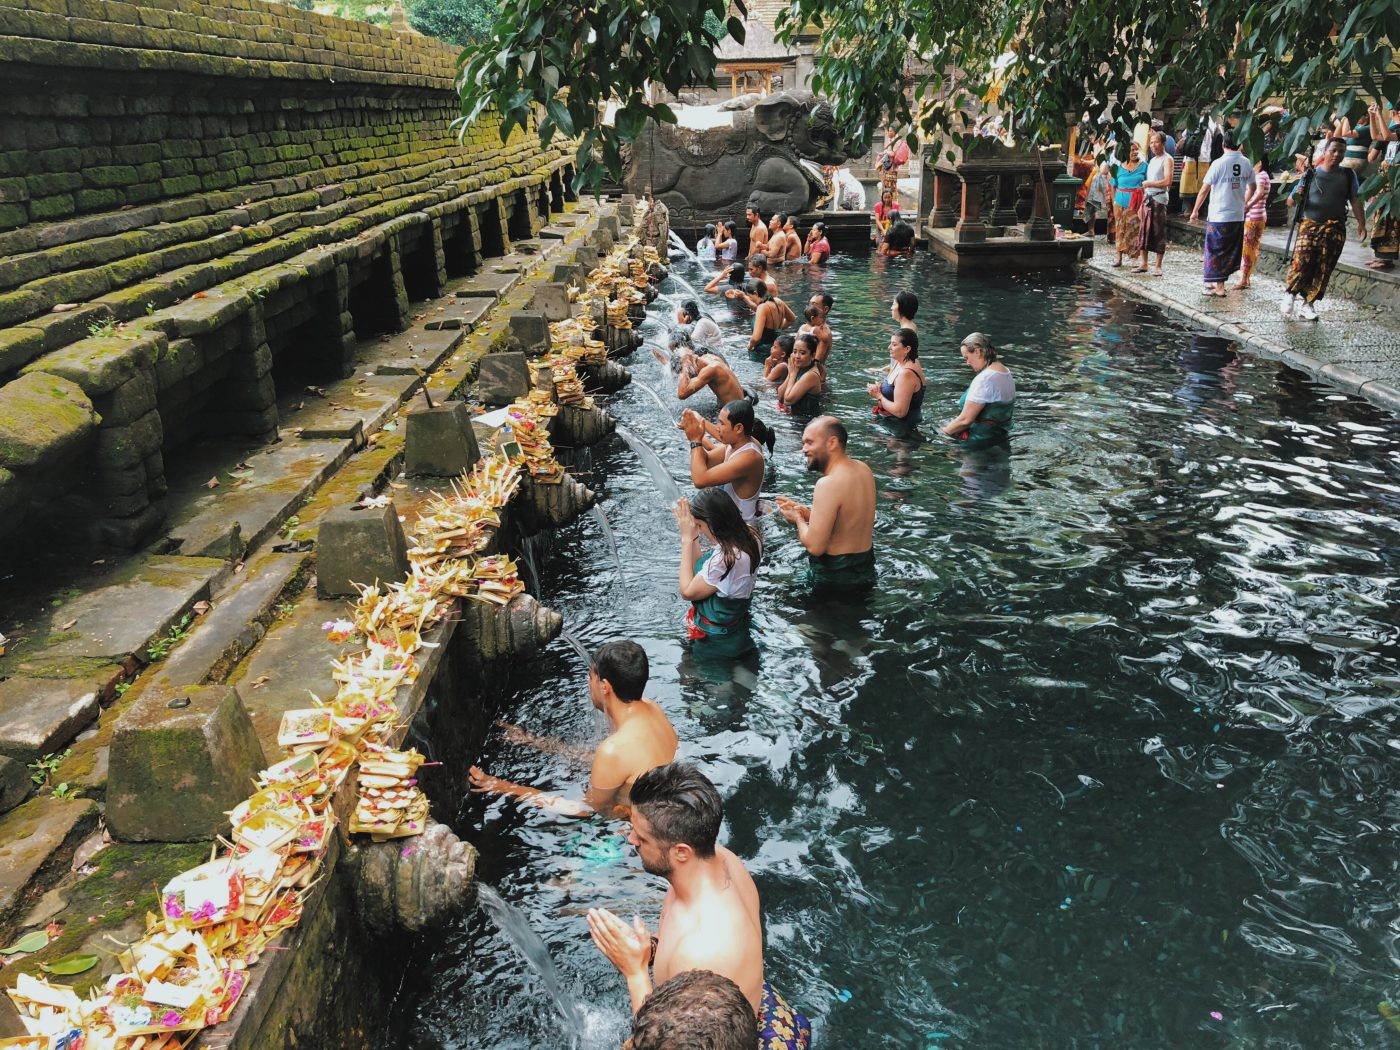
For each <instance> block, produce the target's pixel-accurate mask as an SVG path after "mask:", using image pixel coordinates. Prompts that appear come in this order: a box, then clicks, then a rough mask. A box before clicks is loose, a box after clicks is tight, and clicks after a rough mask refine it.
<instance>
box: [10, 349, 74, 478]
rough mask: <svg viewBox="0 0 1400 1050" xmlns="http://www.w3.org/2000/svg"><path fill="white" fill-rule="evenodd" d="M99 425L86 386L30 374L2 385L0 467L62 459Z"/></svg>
mask: <svg viewBox="0 0 1400 1050" xmlns="http://www.w3.org/2000/svg"><path fill="white" fill-rule="evenodd" d="M96 426H97V415H96V413H95V412H93V410H92V402H91V401H89V400H88V398H87V395H86V394H84V393H83V391H82V388H81V387H79V386H78V385H77V384H76V383H73V382H70V381H69V380H67V379H63V378H61V377H59V376H52V375H48V374H46V373H44V372H31V373H30V374H28V375H24V376H20V377H19V378H18V379H16V380H15V381H14V382H12V383H7V384H6V385H5V386H4V387H3V388H0V465H4V466H8V467H28V468H33V467H40V466H44V465H47V464H50V463H53V462H55V461H57V460H59V459H62V458H63V457H64V456H65V455H67V454H68V453H70V452H72V451H73V450H75V449H76V448H77V447H78V445H80V444H81V443H82V441H83V440H84V439H85V438H86V437H87V436H88V435H89V434H90V433H91V432H92V431H93V429H94V428H95V427H96Z"/></svg>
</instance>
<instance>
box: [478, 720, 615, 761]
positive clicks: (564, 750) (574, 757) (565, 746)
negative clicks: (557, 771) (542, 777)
mask: <svg viewBox="0 0 1400 1050" xmlns="http://www.w3.org/2000/svg"><path fill="white" fill-rule="evenodd" d="M496 728H497V729H499V730H501V735H502V736H504V737H505V738H506V739H507V740H509V741H510V742H511V743H512V744H519V745H521V746H522V747H532V748H534V749H535V750H536V751H541V752H543V753H544V754H546V755H558V756H559V757H560V758H562V759H565V760H566V761H568V762H571V763H573V764H574V765H576V766H587V765H589V764H590V763H591V762H592V761H593V755H592V754H591V753H590V752H589V751H588V749H587V748H582V747H579V746H578V745H577V744H570V743H567V742H566V741H563V740H560V739H559V738H558V737H554V736H540V735H539V734H537V733H532V732H530V731H529V730H528V729H524V728H522V727H521V726H518V725H515V724H514V723H512V722H505V721H502V720H501V719H497V720H496Z"/></svg>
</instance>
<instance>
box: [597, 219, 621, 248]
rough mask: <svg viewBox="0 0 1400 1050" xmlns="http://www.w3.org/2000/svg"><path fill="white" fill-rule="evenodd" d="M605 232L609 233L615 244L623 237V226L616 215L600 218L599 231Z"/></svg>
mask: <svg viewBox="0 0 1400 1050" xmlns="http://www.w3.org/2000/svg"><path fill="white" fill-rule="evenodd" d="M604 230H606V231H607V232H608V236H610V237H611V238H612V239H613V241H614V242H615V241H617V239H618V238H620V237H621V236H622V224H621V223H620V222H619V221H618V217H617V216H616V215H600V216H598V231H599V232H600V233H601V232H603V231H604ZM609 250H611V249H609Z"/></svg>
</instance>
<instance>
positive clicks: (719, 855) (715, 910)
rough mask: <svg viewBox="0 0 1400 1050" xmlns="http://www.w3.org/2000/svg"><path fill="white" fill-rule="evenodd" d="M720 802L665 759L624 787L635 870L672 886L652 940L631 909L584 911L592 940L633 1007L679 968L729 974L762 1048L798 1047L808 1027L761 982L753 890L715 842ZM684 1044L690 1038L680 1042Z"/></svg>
mask: <svg viewBox="0 0 1400 1050" xmlns="http://www.w3.org/2000/svg"><path fill="white" fill-rule="evenodd" d="M723 820H724V803H723V802H722V801H721V799H720V797H719V792H718V791H716V790H715V786H714V784H712V783H710V781H709V779H707V778H706V777H705V776H704V774H702V773H701V772H700V771H699V770H698V769H696V768H695V767H694V766H692V765H688V764H686V763H683V762H673V763H672V764H670V765H667V766H658V767H657V768H656V769H651V770H648V771H647V772H645V773H643V774H642V775H641V776H639V777H638V778H637V780H636V782H635V783H634V784H633V785H632V833H631V835H629V836H628V841H629V842H631V843H632V845H633V846H634V847H635V848H636V850H637V854H638V855H639V856H640V858H641V861H642V868H643V869H644V870H645V871H647V872H648V873H649V874H652V875H660V876H661V877H662V878H664V879H665V880H666V881H667V882H668V883H670V888H669V889H668V890H667V891H666V899H665V900H664V901H663V902H662V905H661V923H660V926H659V927H658V928H657V936H656V940H655V942H653V941H652V939H651V938H650V936H649V935H648V932H647V928H646V926H645V925H643V923H642V920H641V919H639V918H637V917H636V916H635V915H634V916H633V917H632V925H630V926H629V925H628V924H627V923H625V922H623V921H622V920H621V919H620V918H618V917H617V916H616V915H614V914H613V913H612V912H610V911H608V910H607V909H606V908H591V909H589V912H588V932H589V933H590V934H591V935H592V936H593V943H594V944H596V945H597V946H598V950H599V951H601V952H602V953H603V954H604V955H605V956H607V958H608V961H609V962H611V963H612V964H613V965H614V966H616V967H617V968H618V970H619V972H621V974H622V976H623V977H625V978H626V979H627V991H628V993H629V994H630V995H631V998H632V1011H633V1013H636V1012H637V1011H639V1010H640V1009H641V1008H642V1005H643V1004H644V1003H645V1002H646V1001H647V998H648V997H649V996H650V995H651V994H652V975H651V974H649V973H648V972H647V964H648V962H650V964H651V969H652V971H653V973H654V974H655V978H656V980H657V981H658V982H665V981H668V980H670V979H671V978H672V977H674V976H676V975H677V974H680V973H683V972H685V971H686V970H710V971H713V972H714V973H717V974H720V975H721V976H724V977H727V978H729V979H730V980H731V981H733V982H734V983H735V984H736V985H738V986H739V990H740V991H741V992H742V993H743V996H744V999H745V1000H746V1001H747V1003H748V1005H749V1008H750V1009H751V1010H753V1011H754V1012H755V1013H756V1014H757V1016H758V1021H759V1037H760V1040H761V1042H760V1044H759V1045H761V1046H763V1047H764V1048H768V1047H773V1048H775V1050H776V1048H782V1050H805V1048H806V1047H808V1046H809V1045H810V1042H811V1026H810V1025H808V1023H807V1019H806V1018H805V1017H803V1016H802V1015H801V1014H799V1013H796V1012H795V1011H794V1010H793V1009H792V1008H791V1007H789V1006H788V1005H787V1003H786V1002H784V1001H783V998H782V996H780V995H778V993H777V992H775V991H774V990H773V987H772V985H770V984H768V983H767V982H766V981H765V980H764V979H763V921H762V918H761V915H760V910H759V901H758V888H757V887H756V886H754V883H753V879H752V877H750V875H749V873H748V871H747V870H746V869H745V868H744V865H743V862H742V861H740V860H739V858H738V857H736V856H735V855H734V854H733V853H731V852H730V851H729V850H727V849H725V848H724V847H723V846H720V845H718V842H717V840H718V838H719V829H720V824H721V823H722V821H723ZM687 1045H689V1044H687Z"/></svg>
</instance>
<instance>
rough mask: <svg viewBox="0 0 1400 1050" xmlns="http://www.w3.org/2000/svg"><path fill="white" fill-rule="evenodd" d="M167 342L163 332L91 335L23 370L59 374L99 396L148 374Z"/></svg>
mask: <svg viewBox="0 0 1400 1050" xmlns="http://www.w3.org/2000/svg"><path fill="white" fill-rule="evenodd" d="M166 345H167V343H166V338H165V334H164V333H162V332H142V333H140V334H139V335H137V336H135V337H129V338H118V337H116V336H107V337H101V336H93V337H89V338H87V339H81V340H79V341H78V342H76V343H73V344H71V345H69V346H66V347H64V348H63V349H61V350H55V351H54V352H53V353H51V354H48V355H46V356H45V357H44V359H43V360H42V361H40V362H37V363H35V364H34V365H31V366H30V367H29V368H27V369H25V371H27V372H37V371H43V372H47V373H49V374H50V375H56V376H62V377H63V378H64V379H67V380H69V381H70V382H73V383H76V384H78V386H80V387H81V388H82V390H83V393H85V394H87V396H88V397H102V396H103V395H105V394H110V393H111V392H112V391H113V390H115V389H116V388H117V387H119V386H121V385H122V384H123V383H125V382H127V381H128V380H130V379H132V378H133V377H134V376H136V375H137V374H138V373H140V372H146V373H149V372H150V371H151V369H153V368H154V367H155V363H156V359H157V358H158V357H159V356H160V355H161V354H163V353H165V350H166Z"/></svg>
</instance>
